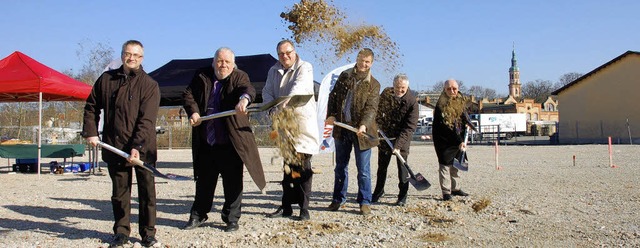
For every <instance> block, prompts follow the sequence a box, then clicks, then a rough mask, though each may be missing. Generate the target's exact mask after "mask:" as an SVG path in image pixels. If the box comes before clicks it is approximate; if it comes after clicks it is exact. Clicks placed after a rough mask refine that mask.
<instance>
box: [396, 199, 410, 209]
mask: <svg viewBox="0 0 640 248" xmlns="http://www.w3.org/2000/svg"><path fill="white" fill-rule="evenodd" d="M405 204H407V203H406V202H405V201H404V200H398V201H397V202H396V206H399V207H404V205H405Z"/></svg>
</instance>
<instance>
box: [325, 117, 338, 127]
mask: <svg viewBox="0 0 640 248" xmlns="http://www.w3.org/2000/svg"><path fill="white" fill-rule="evenodd" d="M334 122H336V117H333V116H329V117H327V119H326V120H324V124H325V125H333V123H334Z"/></svg>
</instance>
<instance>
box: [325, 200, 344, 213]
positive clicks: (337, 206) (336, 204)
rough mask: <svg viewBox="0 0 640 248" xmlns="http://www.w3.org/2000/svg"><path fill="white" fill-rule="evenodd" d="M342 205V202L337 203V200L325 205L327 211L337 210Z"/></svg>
mask: <svg viewBox="0 0 640 248" xmlns="http://www.w3.org/2000/svg"><path fill="white" fill-rule="evenodd" d="M341 207H342V204H340V203H337V202H332V203H331V204H329V206H328V207H327V210H328V211H338V209H340V208H341Z"/></svg>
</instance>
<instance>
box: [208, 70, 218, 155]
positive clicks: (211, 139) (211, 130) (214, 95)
mask: <svg viewBox="0 0 640 248" xmlns="http://www.w3.org/2000/svg"><path fill="white" fill-rule="evenodd" d="M220 88H221V87H220V83H219V82H218V81H215V82H214V83H213V87H212V89H211V95H210V96H209V102H208V104H207V115H210V114H214V113H217V112H219V111H218V108H219V107H220V106H219V99H220V96H219V94H220ZM207 143H209V145H213V144H215V143H216V129H215V119H213V120H208V121H207Z"/></svg>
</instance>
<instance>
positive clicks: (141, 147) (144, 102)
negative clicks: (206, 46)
mask: <svg viewBox="0 0 640 248" xmlns="http://www.w3.org/2000/svg"><path fill="white" fill-rule="evenodd" d="M121 59H122V66H121V67H120V68H118V69H115V70H111V71H107V72H105V73H103V74H102V75H101V76H100V78H98V80H97V81H96V82H95V84H94V85H93V89H92V90H91V94H90V95H89V97H88V98H87V104H86V105H85V107H84V126H83V128H82V136H83V137H85V138H86V140H87V143H89V144H90V145H92V146H97V145H98V142H99V141H100V139H99V138H98V135H99V133H98V123H99V121H100V110H104V128H103V132H102V141H104V143H107V144H109V145H111V146H114V147H115V148H118V149H120V150H123V151H126V152H128V153H129V154H130V157H129V159H124V158H122V157H120V156H118V155H117V154H115V153H113V152H111V151H108V150H103V151H102V159H103V160H104V161H105V162H106V163H107V166H108V168H109V177H111V182H112V187H113V191H112V195H111V205H112V207H113V215H114V218H115V224H114V225H113V232H114V233H115V237H114V245H115V246H122V245H124V244H126V243H127V242H128V240H129V234H130V232H131V226H130V221H129V217H130V212H131V177H132V176H133V172H132V167H133V168H135V170H136V173H135V174H136V181H137V183H138V195H139V205H140V209H139V211H140V217H139V220H140V224H139V227H138V229H139V232H140V236H141V237H142V245H143V246H153V245H154V244H156V243H157V240H156V239H155V234H156V228H155V224H156V188H155V180H154V177H153V175H152V174H151V172H149V171H147V170H145V169H142V167H139V166H135V167H134V166H133V164H132V163H131V159H132V158H137V159H140V160H142V161H143V162H145V163H148V164H154V165H155V163H156V160H157V153H158V152H157V147H156V129H155V128H156V118H157V116H158V108H159V106H160V90H159V88H158V83H157V82H156V81H154V80H153V79H152V78H151V77H150V76H149V75H147V73H146V72H145V71H144V70H143V69H142V66H141V64H142V60H143V59H144V49H143V47H142V43H140V42H139V41H136V40H130V41H127V42H125V43H124V45H122V53H121Z"/></svg>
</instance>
